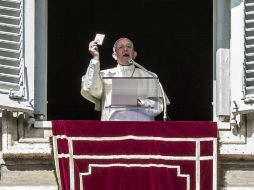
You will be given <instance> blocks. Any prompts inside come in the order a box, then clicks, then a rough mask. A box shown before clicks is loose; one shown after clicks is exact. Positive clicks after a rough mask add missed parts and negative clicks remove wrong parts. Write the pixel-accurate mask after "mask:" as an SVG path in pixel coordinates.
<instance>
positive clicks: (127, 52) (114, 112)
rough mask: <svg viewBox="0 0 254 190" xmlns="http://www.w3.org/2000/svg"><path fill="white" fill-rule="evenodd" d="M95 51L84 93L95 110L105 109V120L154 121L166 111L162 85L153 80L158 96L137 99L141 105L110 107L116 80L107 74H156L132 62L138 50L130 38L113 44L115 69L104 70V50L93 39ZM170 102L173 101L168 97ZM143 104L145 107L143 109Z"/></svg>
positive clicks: (103, 117)
mask: <svg viewBox="0 0 254 190" xmlns="http://www.w3.org/2000/svg"><path fill="white" fill-rule="evenodd" d="M88 49H89V51H90V53H91V55H92V59H91V60H90V64H89V66H88V68H87V71H86V74H85V75H84V76H83V77H82V84H81V94H82V96H83V97H84V98H86V99H87V100H89V101H91V102H93V103H94V104H95V110H97V111H100V110H101V120H103V121H105V120H111V121H153V120H154V118H155V116H157V115H159V114H160V113H161V112H162V111H163V97H162V91H161V89H160V88H156V87H155V86H154V85H155V83H150V84H149V85H150V88H151V89H154V90H156V91H157V92H155V93H154V94H157V96H156V97H143V98H140V99H138V100H137V108H139V109H135V108H132V109H129V108H121V109H119V108H109V107H110V104H111V92H112V84H110V82H109V80H105V79H103V78H104V77H134V78H135V77H152V76H151V75H153V76H156V74H154V73H151V72H147V71H145V70H142V69H140V68H137V67H135V65H134V64H130V60H134V59H135V58H136V56H137V52H136V51H135V49H134V45H133V43H132V41H131V40H130V39H128V38H120V39H118V40H117V41H116V42H115V44H114V47H113V54H112V56H113V58H114V59H115V60H116V62H117V66H116V67H115V68H112V69H106V70H100V54H99V50H98V44H97V42H96V41H91V42H90V43H89V48H88ZM166 101H167V104H168V103H169V101H168V99H167V98H166ZM140 108H143V109H140Z"/></svg>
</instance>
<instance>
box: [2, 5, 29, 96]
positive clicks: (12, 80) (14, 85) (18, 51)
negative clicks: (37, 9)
mask: <svg viewBox="0 0 254 190" xmlns="http://www.w3.org/2000/svg"><path fill="white" fill-rule="evenodd" d="M22 10H23V1H22V0H0V93H7V94H9V97H10V98H18V99H20V98H22V97H24V93H25V89H24V88H25V84H24V74H25V73H24V57H23V11H22Z"/></svg>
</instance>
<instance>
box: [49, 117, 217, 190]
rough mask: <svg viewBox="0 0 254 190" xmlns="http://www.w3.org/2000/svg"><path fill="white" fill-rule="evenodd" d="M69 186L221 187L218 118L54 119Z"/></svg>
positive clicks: (133, 189) (89, 189)
mask: <svg viewBox="0 0 254 190" xmlns="http://www.w3.org/2000/svg"><path fill="white" fill-rule="evenodd" d="M52 124H53V142H54V156H55V163H56V171H57V174H58V180H59V185H60V188H62V189H64V190H69V189H71V190H74V189H75V190H79V189H81V190H82V189H84V190H215V189H216V188H217V187H216V186H217V183H216V180H217V179H216V177H217V126H216V123H214V122H116V121H104V122H103V121H69V120H57V121H53V122H52Z"/></svg>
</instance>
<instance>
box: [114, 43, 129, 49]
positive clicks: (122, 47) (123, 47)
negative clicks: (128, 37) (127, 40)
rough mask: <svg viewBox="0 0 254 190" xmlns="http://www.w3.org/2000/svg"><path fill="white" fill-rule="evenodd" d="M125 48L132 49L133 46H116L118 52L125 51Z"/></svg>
mask: <svg viewBox="0 0 254 190" xmlns="http://www.w3.org/2000/svg"><path fill="white" fill-rule="evenodd" d="M125 48H126V49H132V48H133V45H132V44H126V45H123V44H120V45H117V46H116V50H120V49H125Z"/></svg>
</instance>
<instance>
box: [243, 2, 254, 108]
mask: <svg viewBox="0 0 254 190" xmlns="http://www.w3.org/2000/svg"><path fill="white" fill-rule="evenodd" d="M244 9H245V10H244V13H245V15H244V21H245V22H244V24H245V28H244V30H245V50H244V72H243V73H244V78H243V82H244V85H243V92H244V101H245V102H246V103H249V102H253V101H254V0H245V1H244Z"/></svg>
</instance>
